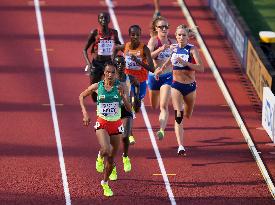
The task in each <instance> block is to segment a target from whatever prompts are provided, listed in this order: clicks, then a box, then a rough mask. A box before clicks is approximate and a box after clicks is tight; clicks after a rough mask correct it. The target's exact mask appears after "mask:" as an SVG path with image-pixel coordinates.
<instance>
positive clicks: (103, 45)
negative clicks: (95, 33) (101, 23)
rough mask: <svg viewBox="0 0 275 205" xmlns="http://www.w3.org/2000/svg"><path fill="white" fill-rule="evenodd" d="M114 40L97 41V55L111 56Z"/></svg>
mask: <svg viewBox="0 0 275 205" xmlns="http://www.w3.org/2000/svg"><path fill="white" fill-rule="evenodd" d="M113 48H114V40H99V43H98V51H97V54H98V55H101V56H110V55H112V54H113Z"/></svg>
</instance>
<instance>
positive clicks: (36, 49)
mask: <svg viewBox="0 0 275 205" xmlns="http://www.w3.org/2000/svg"><path fill="white" fill-rule="evenodd" d="M34 50H35V51H39V52H40V51H42V49H41V48H35V49H34ZM47 51H54V49H53V48H47Z"/></svg>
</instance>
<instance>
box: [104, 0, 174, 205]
mask: <svg viewBox="0 0 275 205" xmlns="http://www.w3.org/2000/svg"><path fill="white" fill-rule="evenodd" d="M105 1H106V4H107V6H108V10H109V13H110V16H111V19H112V22H113V25H114V28H115V29H116V30H117V32H118V36H119V40H120V42H121V43H124V41H123V38H122V35H121V31H120V28H119V25H118V22H117V18H116V15H115V12H114V9H113V5H112V2H111V0H105ZM141 112H142V116H143V118H144V122H145V124H146V127H147V130H148V133H149V136H150V140H151V143H152V146H153V148H154V152H155V155H156V157H157V161H158V164H159V168H160V171H161V175H162V178H163V181H164V183H165V187H166V191H167V193H168V195H169V199H170V202H171V204H172V205H176V200H175V197H174V194H173V192H172V189H171V186H170V182H169V179H168V177H167V173H166V170H165V167H164V164H163V161H162V158H161V155H160V152H159V149H158V145H157V143H156V139H155V136H154V133H153V130H152V127H151V123H150V121H149V118H148V115H147V112H146V109H145V106H144V103H143V102H142V104H141Z"/></svg>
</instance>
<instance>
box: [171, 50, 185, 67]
mask: <svg viewBox="0 0 275 205" xmlns="http://www.w3.org/2000/svg"><path fill="white" fill-rule="evenodd" d="M177 58H181V59H183V60H184V61H185V62H188V59H189V55H188V54H177V53H173V54H172V57H171V62H172V65H173V66H178V67H183V65H182V64H181V63H180V62H178V61H177Z"/></svg>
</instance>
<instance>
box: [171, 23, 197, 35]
mask: <svg viewBox="0 0 275 205" xmlns="http://www.w3.org/2000/svg"><path fill="white" fill-rule="evenodd" d="M196 28H198V27H197V26H196V27H193V28H189V27H187V26H186V25H184V24H181V25H179V26H178V27H177V28H176V32H175V35H177V31H178V30H179V29H183V30H185V32H186V33H187V35H188V37H195V36H196V35H197V33H196Z"/></svg>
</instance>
